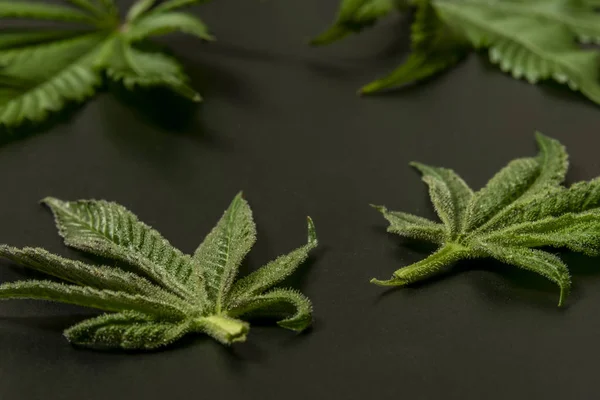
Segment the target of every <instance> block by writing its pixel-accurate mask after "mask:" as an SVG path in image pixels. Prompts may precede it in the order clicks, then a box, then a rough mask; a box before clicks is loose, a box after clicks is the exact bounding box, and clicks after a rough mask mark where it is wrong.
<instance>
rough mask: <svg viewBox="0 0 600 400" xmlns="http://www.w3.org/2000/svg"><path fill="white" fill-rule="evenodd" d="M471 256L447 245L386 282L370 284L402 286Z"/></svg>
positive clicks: (461, 249)
mask: <svg viewBox="0 0 600 400" xmlns="http://www.w3.org/2000/svg"><path fill="white" fill-rule="evenodd" d="M472 256H473V252H472V251H471V250H469V249H468V248H466V247H464V246H461V245H460V244H456V243H447V244H445V245H444V246H442V247H440V248H439V249H438V250H437V251H436V252H435V253H433V254H432V255H430V256H429V257H427V258H426V259H424V260H421V261H419V262H416V263H414V264H412V265H409V266H408V267H404V268H400V269H399V270H397V271H396V272H394V275H393V276H392V278H391V279H389V280H387V281H380V280H378V279H372V280H371V283H375V284H377V285H381V286H404V285H407V284H409V283H413V282H417V281H420V280H423V279H426V278H429V277H431V276H433V275H435V274H437V273H439V272H440V271H441V270H442V269H444V268H445V267H447V266H449V265H451V264H453V263H455V262H457V261H459V260H462V259H465V258H470V257H472Z"/></svg>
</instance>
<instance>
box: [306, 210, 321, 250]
mask: <svg viewBox="0 0 600 400" xmlns="http://www.w3.org/2000/svg"><path fill="white" fill-rule="evenodd" d="M306 221H307V224H308V244H309V245H312V246H316V245H317V243H318V240H317V231H316V229H315V223H314V222H313V220H312V218H311V217H306Z"/></svg>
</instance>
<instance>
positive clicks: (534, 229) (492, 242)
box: [373, 133, 600, 305]
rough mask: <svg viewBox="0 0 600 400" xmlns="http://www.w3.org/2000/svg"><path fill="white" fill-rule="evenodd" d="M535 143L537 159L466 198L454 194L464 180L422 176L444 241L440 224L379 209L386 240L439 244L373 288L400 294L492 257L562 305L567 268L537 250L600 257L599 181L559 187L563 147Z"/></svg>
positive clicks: (513, 165)
mask: <svg viewBox="0 0 600 400" xmlns="http://www.w3.org/2000/svg"><path fill="white" fill-rule="evenodd" d="M536 140H537V143H538V147H539V154H538V156H537V157H530V158H521V159H517V160H514V161H511V162H510V163H509V164H508V165H507V166H506V167H505V168H503V169H502V170H501V171H500V172H498V173H497V174H496V175H495V176H494V177H493V178H492V179H491V180H490V181H489V182H488V184H487V185H486V186H485V187H484V188H482V189H481V190H479V191H477V192H475V193H472V195H470V196H467V195H466V194H467V193H469V192H467V191H466V184H465V185H463V184H462V183H461V184H460V185H458V186H456V182H462V180H460V181H458V180H457V179H458V178H456V177H457V175H456V174H455V173H453V172H452V173H450V172H446V179H441V178H440V177H431V176H432V174H434V173H436V172H437V171H448V170H444V169H439V168H438V169H433V168H431V167H429V168H419V169H420V170H421V172H422V173H423V174H424V176H425V178H427V179H425V181H426V182H427V183H428V184H429V186H430V196H431V199H432V202H433V203H434V207H435V208H436V210H438V214H439V216H440V219H441V220H442V224H443V226H445V230H444V234H442V229H441V225H442V224H438V223H436V222H433V221H427V220H425V219H423V218H420V217H416V216H412V215H410V214H405V213H400V212H390V211H388V210H387V208H385V207H382V206H380V207H377V209H378V210H379V211H380V212H381V213H382V214H383V216H384V217H385V218H386V219H387V220H388V221H389V222H390V227H389V228H388V231H389V232H392V233H397V234H399V235H402V236H408V237H412V238H416V239H424V240H428V241H431V242H434V243H438V244H439V245H440V248H439V250H438V251H437V252H435V253H434V254H432V255H431V256H429V257H427V258H425V259H424V260H421V261H419V262H417V263H415V264H413V265H409V266H407V267H404V268H401V269H399V270H397V271H396V272H395V273H394V275H393V276H392V278H391V279H389V280H384V281H382V280H377V279H374V280H373V283H376V284H379V285H383V286H405V285H408V284H411V283H413V282H417V281H420V280H423V279H427V278H429V277H431V276H433V275H436V274H438V273H439V272H440V271H442V270H445V269H447V268H449V267H450V266H451V265H452V264H454V263H456V262H458V261H460V260H464V259H474V258H485V257H491V258H495V259H497V260H499V261H501V262H504V263H506V264H510V265H513V266H516V267H519V268H522V269H525V270H528V271H531V272H534V273H537V274H539V275H542V276H543V277H545V278H547V279H549V280H551V281H552V282H554V283H555V284H556V285H558V286H559V288H560V299H559V305H562V304H563V302H564V300H565V298H566V296H567V294H568V293H569V289H570V286H571V280H570V276H569V271H568V268H567V266H566V265H565V264H564V263H563V262H562V261H561V260H560V258H558V257H557V256H555V255H553V254H551V253H549V252H547V251H544V250H539V249H537V248H538V247H547V246H553V247H563V248H568V249H570V250H572V251H577V252H582V253H584V254H587V255H592V256H596V255H600V233H599V232H600V179H594V180H591V181H589V182H579V183H576V184H574V185H572V186H571V187H568V188H567V187H564V186H562V181H563V180H564V177H565V174H566V172H567V167H568V155H567V152H566V149H565V147H564V146H563V145H561V144H560V143H559V142H558V141H557V140H554V139H551V138H549V137H546V136H544V135H542V134H541V133H536ZM448 177H452V179H451V180H449V179H448ZM448 182H454V185H450V184H449V183H448ZM453 186H455V188H454V189H452V187H453ZM432 187H435V190H433V189H431V188H432ZM451 193H462V196H458V195H455V196H454V197H453V196H451ZM456 198H459V199H462V200H461V201H456V200H455V199H456ZM456 204H460V205H461V207H460V209H461V210H462V212H461V213H460V218H458V220H460V221H461V223H460V224H459V225H458V230H456V231H453V229H457V228H456V227H457V225H456V221H457V218H455V216H456V215H458V213H456V212H455V213H452V210H454V209H455V208H454V207H455V205H456ZM439 209H442V212H440V211H439ZM448 232H455V233H454V234H452V235H448Z"/></svg>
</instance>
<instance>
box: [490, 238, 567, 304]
mask: <svg viewBox="0 0 600 400" xmlns="http://www.w3.org/2000/svg"><path fill="white" fill-rule="evenodd" d="M482 250H483V251H485V252H486V253H487V254H488V255H489V256H490V257H493V258H496V259H498V260H500V261H502V262H505V263H507V264H511V265H514V266H516V267H519V268H523V269H526V270H529V271H532V272H535V273H537V274H539V275H542V276H544V277H545V278H547V279H549V280H550V281H552V282H554V283H556V284H557V285H558V287H559V288H560V298H559V301H558V305H559V306H561V305H563V303H564V300H565V298H566V296H567V295H568V293H569V290H570V288H571V277H570V274H569V270H568V268H567V266H566V265H565V263H563V262H562V261H561V259H560V258H558V257H557V256H555V255H553V254H550V253H547V252H545V251H541V250H534V249H528V248H522V247H503V246H495V245H490V244H489V243H486V244H483V245H482Z"/></svg>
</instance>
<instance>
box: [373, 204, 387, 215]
mask: <svg viewBox="0 0 600 400" xmlns="http://www.w3.org/2000/svg"><path fill="white" fill-rule="evenodd" d="M369 206H370V207H372V208H374V209H376V210H377V211H379V212H380V213H382V214H384V213H386V212H387V207H386V206H380V205H377V204H369Z"/></svg>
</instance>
